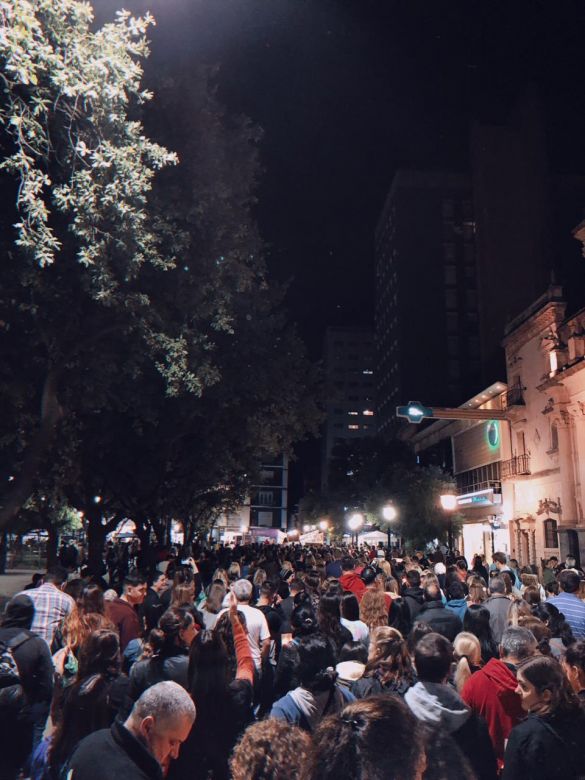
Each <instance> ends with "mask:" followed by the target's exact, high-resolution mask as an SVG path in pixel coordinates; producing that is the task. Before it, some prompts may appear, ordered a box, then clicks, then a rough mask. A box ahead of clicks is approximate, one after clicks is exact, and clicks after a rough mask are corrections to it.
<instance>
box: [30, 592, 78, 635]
mask: <svg viewBox="0 0 585 780" xmlns="http://www.w3.org/2000/svg"><path fill="white" fill-rule="evenodd" d="M18 595H19V596H28V597H29V599H30V600H31V601H32V603H33V604H34V605H35V616H34V618H33V622H32V626H31V627H30V630H31V631H32V632H33V634H37V636H40V637H41V639H44V640H45V642H46V643H47V644H48V645H49V647H50V646H51V642H52V641H53V635H54V633H55V630H56V629H57V627H58V626H59V625H61V622H62V621H63V619H64V618H66V617H67V615H68V614H69V613H70V612H71V610H72V609H73V607H74V604H75V602H74V601H73V599H72V598H71V596H68V595H67V593H63V591H62V590H59V588H57V587H55V585H53V584H51V583H50V582H47V583H45V584H44V585H41V586H40V587H38V588H31V589H30V590H23V591H22V593H19V594H18Z"/></svg>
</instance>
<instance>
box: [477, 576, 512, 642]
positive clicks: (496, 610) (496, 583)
mask: <svg viewBox="0 0 585 780" xmlns="http://www.w3.org/2000/svg"><path fill="white" fill-rule="evenodd" d="M489 588H490V597H489V599H488V600H487V601H485V602H484V604H483V606H484V607H485V608H486V609H487V611H488V612H489V613H490V628H491V630H492V634H493V635H494V639H495V640H496V642H497V643H498V644H500V642H501V641H502V634H503V633H504V629H505V628H506V625H507V624H508V612H509V611H510V607H511V605H512V602H511V601H510V599H509V598H508V597H507V596H506V583H505V582H504V580H503V578H502V577H492V579H491V580H490V585H489Z"/></svg>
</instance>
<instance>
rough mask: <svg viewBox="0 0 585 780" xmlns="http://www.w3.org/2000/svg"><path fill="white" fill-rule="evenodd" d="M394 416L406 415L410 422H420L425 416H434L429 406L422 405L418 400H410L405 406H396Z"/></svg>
mask: <svg viewBox="0 0 585 780" xmlns="http://www.w3.org/2000/svg"><path fill="white" fill-rule="evenodd" d="M396 416H397V417H406V419H407V420H408V422H411V423H420V422H421V421H422V420H424V419H425V417H434V414H433V410H432V409H431V408H430V407H429V406H423V404H421V402H420V401H411V402H410V403H408V404H407V405H406V406H397V407H396Z"/></svg>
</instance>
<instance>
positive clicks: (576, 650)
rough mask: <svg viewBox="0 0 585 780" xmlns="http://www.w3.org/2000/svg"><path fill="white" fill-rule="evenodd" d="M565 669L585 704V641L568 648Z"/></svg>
mask: <svg viewBox="0 0 585 780" xmlns="http://www.w3.org/2000/svg"><path fill="white" fill-rule="evenodd" d="M563 669H564V670H565V674H566V675H567V679H568V680H569V682H570V683H571V687H572V688H573V690H574V691H575V693H576V694H577V696H579V698H580V700H581V703H585V639H578V640H577V641H576V642H573V644H572V645H569V647H567V649H566V651H565V656H564V658H563Z"/></svg>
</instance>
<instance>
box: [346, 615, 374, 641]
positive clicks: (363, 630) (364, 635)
mask: <svg viewBox="0 0 585 780" xmlns="http://www.w3.org/2000/svg"><path fill="white" fill-rule="evenodd" d="M341 625H342V626H345V627H346V628H347V629H348V630H349V631H351V635H352V637H353V641H354V642H365V641H366V640H367V639H368V637H369V635H370V629H369V628H368V627H367V625H366V624H365V623H364V622H363V620H346V619H345V618H341Z"/></svg>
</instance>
